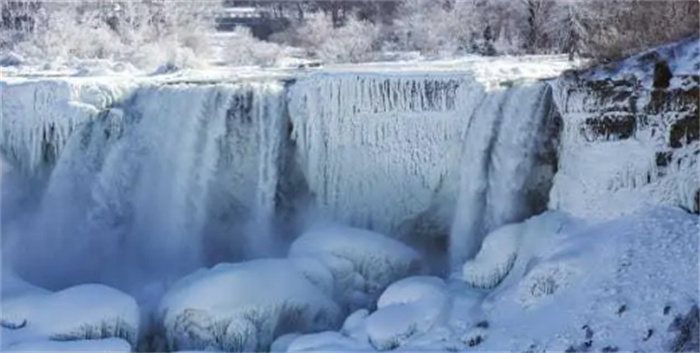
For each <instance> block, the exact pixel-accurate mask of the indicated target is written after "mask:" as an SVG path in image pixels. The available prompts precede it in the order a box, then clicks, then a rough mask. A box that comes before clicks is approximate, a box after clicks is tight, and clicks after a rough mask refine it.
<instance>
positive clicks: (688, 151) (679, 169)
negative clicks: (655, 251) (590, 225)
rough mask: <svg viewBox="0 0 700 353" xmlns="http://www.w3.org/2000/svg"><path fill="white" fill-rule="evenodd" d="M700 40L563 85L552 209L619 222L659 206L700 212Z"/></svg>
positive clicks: (558, 90) (558, 95)
mask: <svg viewBox="0 0 700 353" xmlns="http://www.w3.org/2000/svg"><path fill="white" fill-rule="evenodd" d="M699 72H700V44H699V43H698V40H697V38H691V39H689V40H686V41H684V42H680V43H676V44H673V45H669V46H667V47H663V48H660V49H657V50H652V51H649V52H647V53H642V54H640V55H638V56H636V57H632V58H630V59H628V60H626V61H623V62H621V63H616V64H614V65H612V66H610V67H603V68H598V69H595V70H591V71H588V72H583V73H580V74H569V75H565V76H563V77H562V78H560V79H558V80H557V82H556V83H555V84H554V86H555V89H554V91H555V95H554V97H555V102H556V104H557V106H558V108H559V111H560V113H561V115H562V122H563V130H562V136H561V145H560V148H559V155H560V158H559V171H558V172H557V175H556V177H555V180H554V186H553V189H552V192H551V198H550V205H549V207H550V208H551V209H558V210H563V211H566V212H569V213H571V214H574V215H577V216H581V217H587V218H591V217H592V218H614V217H616V216H619V215H622V214H628V213H631V212H634V211H636V210H639V209H642V208H645V207H649V206H653V205H672V206H680V207H682V208H684V209H686V210H688V211H693V212H695V213H697V212H698V211H699V210H700V199H699V198H700V189H698V186H699V185H700V180H699V177H698V173H700V171H699V170H698V168H699V166H698V154H699V153H700V141H698V136H699V135H698V134H699V131H700V126H699V121H700V112H699V110H698V98H699V94H700V93H699V92H700V91H699V90H698V89H699V87H700V75H699Z"/></svg>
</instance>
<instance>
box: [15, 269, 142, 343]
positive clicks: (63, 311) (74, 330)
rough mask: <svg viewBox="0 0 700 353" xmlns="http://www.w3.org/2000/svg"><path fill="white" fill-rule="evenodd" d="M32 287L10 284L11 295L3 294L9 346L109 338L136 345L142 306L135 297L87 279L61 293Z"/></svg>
mask: <svg viewBox="0 0 700 353" xmlns="http://www.w3.org/2000/svg"><path fill="white" fill-rule="evenodd" d="M15 283H18V281H15ZM29 286H30V287H25V289H27V288H29V289H31V290H29V291H24V292H17V289H18V287H16V286H15V287H10V288H8V289H9V290H10V295H8V296H7V297H4V296H3V300H2V326H3V342H2V344H3V347H6V348H12V347H14V345H16V344H20V343H24V342H30V341H41V340H57V341H76V340H86V339H103V338H121V339H123V340H125V341H127V342H128V343H130V344H132V345H133V344H136V341H137V339H138V333H139V307H138V304H137V303H136V300H134V298H132V297H131V296H129V295H127V294H124V293H122V292H120V291H118V290H116V289H113V288H110V287H107V286H104V285H101V284H83V285H79V286H75V287H70V288H68V289H65V290H62V291H59V292H55V293H51V292H48V291H45V290H43V289H39V288H38V287H34V286H31V285H29ZM3 293H4V291H3ZM13 293H14V294H13ZM19 293H23V294H19Z"/></svg>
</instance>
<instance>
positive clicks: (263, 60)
mask: <svg viewBox="0 0 700 353" xmlns="http://www.w3.org/2000/svg"><path fill="white" fill-rule="evenodd" d="M226 49H227V53H226V59H227V61H228V63H230V64H235V65H260V66H272V65H274V64H275V63H276V62H277V60H278V59H279V58H280V56H281V55H282V47H281V46H280V45H278V44H276V43H271V42H265V41H261V40H259V39H257V38H255V37H253V35H252V33H251V32H250V29H249V28H246V27H236V29H235V31H234V35H233V36H232V37H231V39H230V40H229V42H228V45H227V48H226Z"/></svg>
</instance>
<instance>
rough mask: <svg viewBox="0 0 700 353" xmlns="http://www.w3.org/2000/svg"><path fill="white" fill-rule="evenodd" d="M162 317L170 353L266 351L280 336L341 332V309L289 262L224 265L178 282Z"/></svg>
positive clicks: (166, 296)
mask: <svg viewBox="0 0 700 353" xmlns="http://www.w3.org/2000/svg"><path fill="white" fill-rule="evenodd" d="M159 312H160V317H161V322H162V325H163V329H164V330H165V335H166V341H167V345H168V348H169V349H173V350H176V349H216V350H224V351H229V352H230V351H237V352H238V351H260V350H267V349H269V348H270V344H271V343H272V342H273V341H274V339H275V338H276V337H278V336H280V335H283V334H285V333H290V332H302V333H303V332H313V331H319V330H322V329H328V328H334V327H337V326H338V324H339V321H340V309H339V308H338V306H337V305H336V304H335V303H334V302H333V301H332V299H331V298H329V297H328V296H327V295H326V294H324V293H323V291H322V290H321V289H319V288H318V287H316V286H315V285H314V284H312V283H311V282H310V281H309V280H307V278H306V277H305V276H304V275H303V274H302V272H300V271H299V270H298V269H297V268H296V267H295V266H294V265H293V263H291V262H290V261H288V260H283V259H265V260H255V261H249V262H244V263H236V264H220V265H217V266H215V267H213V268H211V269H204V270H199V271H197V272H195V273H193V274H191V275H189V276H187V277H185V278H183V279H181V280H180V281H178V282H177V283H176V284H175V285H174V286H173V287H172V288H171V289H170V290H169V291H168V293H167V294H166V295H165V297H164V298H163V300H162V302H161V306H160V310H159Z"/></svg>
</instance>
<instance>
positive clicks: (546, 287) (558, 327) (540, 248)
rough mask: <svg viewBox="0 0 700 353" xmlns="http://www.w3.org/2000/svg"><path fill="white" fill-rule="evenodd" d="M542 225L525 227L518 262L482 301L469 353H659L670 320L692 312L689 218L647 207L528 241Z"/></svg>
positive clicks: (693, 244) (693, 233) (694, 221)
mask: <svg viewBox="0 0 700 353" xmlns="http://www.w3.org/2000/svg"><path fill="white" fill-rule="evenodd" d="M549 217H551V216H549ZM546 218H547V216H545V217H539V218H535V219H533V220H530V221H528V222H527V223H526V227H529V229H528V230H526V232H525V233H524V238H523V244H526V245H523V246H522V247H521V250H520V251H521V253H520V255H519V258H518V262H521V261H522V263H519V264H516V265H515V267H514V269H513V270H512V271H511V273H510V274H509V275H508V277H507V279H506V281H504V282H503V283H502V284H501V285H500V286H499V287H497V288H496V290H495V291H493V292H492V293H491V294H490V295H489V296H488V297H487V298H486V300H485V302H484V304H483V310H484V311H485V314H486V315H487V317H488V318H489V322H490V325H489V328H488V330H487V333H488V336H487V337H485V339H484V342H482V343H480V345H479V346H478V349H479V350H485V351H492V350H496V351H499V350H522V349H525V348H527V347H530V349H536V350H547V351H552V350H556V351H563V350H567V349H572V350H581V349H589V350H591V351H602V350H611V349H617V350H620V351H668V350H669V349H670V347H671V344H672V343H673V342H674V341H676V339H677V337H676V335H678V333H677V332H675V331H673V330H672V324H673V322H674V320H675V319H676V318H677V317H683V316H685V315H686V313H688V312H689V311H690V309H691V308H692V307H693V306H697V305H698V294H699V293H698V286H697V284H698V283H699V281H700V277H699V275H698V271H697V263H698V252H697V248H698V245H699V244H700V243H699V242H698V240H699V239H698V234H700V224H699V220H698V218H697V216H694V215H690V214H687V213H685V212H683V211H681V210H678V209H675V208H655V209H652V210H648V211H645V212H640V213H637V214H634V215H630V216H626V217H623V218H620V219H618V220H613V221H610V222H606V223H603V224H599V225H588V224H583V223H579V222H573V223H572V222H564V223H562V225H561V227H560V228H558V229H557V228H550V231H549V235H546V233H544V232H542V231H540V232H535V233H533V232H531V231H532V230H537V229H538V228H539V229H540V230H542V228H540V227H539V226H542V225H543V224H544V223H546V222H544V221H545V220H546ZM543 234H544V237H543ZM537 238H546V239H547V240H546V241H544V242H543V241H538V239H537ZM535 243H537V244H535ZM526 248H527V250H526ZM521 256H522V259H521V258H520V257H521ZM533 322H536V323H537V325H532V323H533Z"/></svg>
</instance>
